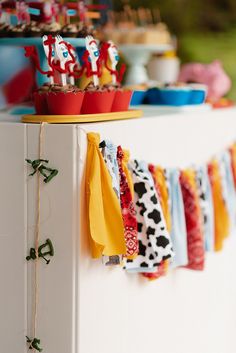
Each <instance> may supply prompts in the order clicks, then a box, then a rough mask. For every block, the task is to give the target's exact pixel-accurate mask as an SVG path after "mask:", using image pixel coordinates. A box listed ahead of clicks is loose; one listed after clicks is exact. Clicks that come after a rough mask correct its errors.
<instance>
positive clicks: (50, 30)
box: [42, 22, 61, 36]
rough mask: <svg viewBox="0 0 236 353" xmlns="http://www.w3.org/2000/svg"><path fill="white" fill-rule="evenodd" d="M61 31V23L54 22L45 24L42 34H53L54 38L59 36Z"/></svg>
mask: <svg viewBox="0 0 236 353" xmlns="http://www.w3.org/2000/svg"><path fill="white" fill-rule="evenodd" d="M60 31H61V25H60V23H57V22H53V23H44V24H43V25H42V33H43V34H47V35H49V34H51V35H53V36H55V35H57V34H58V33H59V32H60Z"/></svg>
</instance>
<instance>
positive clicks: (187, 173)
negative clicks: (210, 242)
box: [180, 170, 205, 271]
mask: <svg viewBox="0 0 236 353" xmlns="http://www.w3.org/2000/svg"><path fill="white" fill-rule="evenodd" d="M180 185H181V189H182V194H183V201H184V212H185V220H186V228H187V244H188V259H189V261H188V265H187V266H185V267H186V268H189V269H192V270H199V271H201V270H203V269H204V262H205V246H204V238H203V231H202V223H201V211H200V204H199V198H198V194H197V185H196V175H195V172H194V171H193V170H184V171H181V173H180Z"/></svg>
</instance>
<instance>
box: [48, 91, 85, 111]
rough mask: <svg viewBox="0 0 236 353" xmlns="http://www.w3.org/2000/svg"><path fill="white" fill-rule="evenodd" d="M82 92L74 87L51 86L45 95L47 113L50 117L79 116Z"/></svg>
mask: <svg viewBox="0 0 236 353" xmlns="http://www.w3.org/2000/svg"><path fill="white" fill-rule="evenodd" d="M83 99H84V92H83V91H82V90H80V89H79V88H78V87H76V86H72V85H66V86H62V85H59V84H55V85H51V86H50V89H49V91H48V93H47V94H46V100H47V106H48V112H49V114H52V115H79V114H80V111H81V107H82V103H83Z"/></svg>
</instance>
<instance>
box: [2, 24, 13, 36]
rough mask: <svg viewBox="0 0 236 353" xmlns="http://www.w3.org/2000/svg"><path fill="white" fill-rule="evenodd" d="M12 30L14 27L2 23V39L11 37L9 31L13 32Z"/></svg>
mask: <svg viewBox="0 0 236 353" xmlns="http://www.w3.org/2000/svg"><path fill="white" fill-rule="evenodd" d="M12 28H13V27H12V26H10V25H8V24H6V23H0V38H4V37H9V31H11V29H12Z"/></svg>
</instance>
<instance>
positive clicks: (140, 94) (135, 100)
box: [130, 90, 147, 105]
mask: <svg viewBox="0 0 236 353" xmlns="http://www.w3.org/2000/svg"><path fill="white" fill-rule="evenodd" d="M146 92H147V91H141V90H138V91H133V95H132V98H131V102H130V105H140V104H142V103H143V101H144V98H145V96H146Z"/></svg>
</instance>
